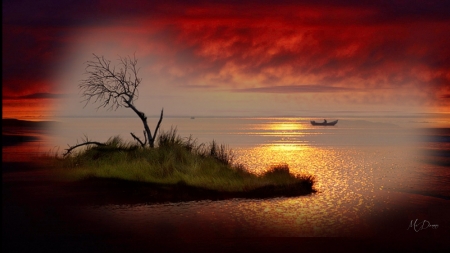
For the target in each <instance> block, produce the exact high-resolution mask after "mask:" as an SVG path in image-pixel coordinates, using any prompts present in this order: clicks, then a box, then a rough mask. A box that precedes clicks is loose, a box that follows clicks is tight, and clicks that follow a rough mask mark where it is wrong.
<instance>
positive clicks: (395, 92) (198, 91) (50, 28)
mask: <svg viewBox="0 0 450 253" xmlns="http://www.w3.org/2000/svg"><path fill="white" fill-rule="evenodd" d="M336 2H337V1H320V0H314V1H283V0H281V1H280V0H277V1H245V0H244V1H214V4H212V3H209V2H207V1H170V0H169V1H144V0H128V1H110V0H93V1H92V0H89V1H86V0H79V1H66V0H58V1H56V0H53V1H50V0H46V1H45V0H44V1H31V0H25V1H11V0H10V1H3V2H2V3H3V6H2V7H3V13H2V14H3V27H2V28H3V41H2V42H3V43H2V44H3V49H2V50H3V51H2V53H3V75H2V94H3V95H2V101H3V118H6V117H8V118H11V117H14V118H24V119H25V118H26V119H39V118H46V117H50V116H62V115H64V116H77V115H129V114H130V115H132V113H133V112H131V111H127V110H124V109H122V110H118V111H116V112H108V111H106V110H99V111H97V110H96V106H95V105H87V106H86V107H84V108H83V106H84V104H82V103H81V102H80V101H81V97H80V94H79V90H78V84H79V83H80V80H82V79H83V78H86V76H85V75H84V68H85V62H86V61H88V60H92V56H93V55H92V54H93V53H95V54H97V55H103V56H105V57H106V58H107V59H109V60H111V61H112V63H113V64H114V63H115V62H116V60H117V59H118V57H119V56H128V55H131V56H133V55H135V56H136V58H137V59H138V66H139V67H140V72H139V73H140V77H141V78H142V79H143V80H142V83H141V87H140V97H139V99H138V100H137V101H136V106H137V107H138V108H139V109H141V110H142V111H144V112H145V113H147V114H148V115H157V114H158V113H159V111H160V110H161V108H163V107H164V110H165V113H166V115H173V116H176V115H180V116H181V115H184V116H207V115H214V116H216V115H220V116H284V115H296V116H301V115H304V114H308V115H311V113H315V112H317V113H320V112H322V113H323V112H327V113H330V114H332V113H333V112H358V111H363V112H373V113H384V112H385V113H399V114H401V113H411V112H450V46H449V45H450V3H449V2H448V1H425V0H424V1H420V0H419V1H395V0H394V1H392V0H389V1H361V0H359V1H345V4H344V3H336Z"/></svg>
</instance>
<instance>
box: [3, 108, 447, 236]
mask: <svg viewBox="0 0 450 253" xmlns="http://www.w3.org/2000/svg"><path fill="white" fill-rule="evenodd" d="M311 120H315V121H319V122H321V121H323V118H314V117H166V118H164V119H163V121H162V124H161V131H169V130H170V129H176V130H177V133H178V134H179V135H180V136H181V137H182V138H192V139H193V140H195V141H196V143H197V144H202V143H204V144H209V143H211V142H212V141H213V140H214V141H215V142H216V143H218V144H223V145H225V146H226V147H227V148H228V149H229V150H230V151H231V152H232V154H233V162H235V163H239V164H243V165H245V167H246V168H247V169H248V170H249V171H251V172H253V173H256V174H261V173H263V172H264V171H265V170H267V169H268V168H270V166H272V165H276V164H287V165H288V166H289V168H290V172H291V173H294V174H298V175H301V174H307V175H312V176H314V178H315V180H316V183H315V189H316V190H317V192H316V193H314V194H310V195H306V196H300V197H279V198H271V199H239V198H236V199H229V200H221V201H211V200H205V201H191V202H182V203H161V204H150V203H141V204H137V205H89V206H82V207H77V208H78V209H77V213H79V214H84V215H83V217H85V218H84V219H85V221H84V222H86V223H89V224H93V226H95V227H105V228H106V227H107V228H108V229H107V230H108V231H116V232H117V231H120V234H123V235H127V237H129V238H141V239H142V240H146V239H148V238H158V237H176V238H185V239H186V240H188V239H189V238H194V239H195V238H222V237H230V238H235V237H341V236H350V237H354V236H356V237H370V236H377V235H380V233H385V232H386V231H389V232H390V233H394V234H398V235H405V234H407V233H410V234H413V233H417V232H415V231H413V230H414V229H413V228H411V227H410V225H411V221H414V220H416V219H419V218H420V219H422V220H426V221H428V222H429V223H430V224H432V225H438V228H436V227H433V228H431V227H430V228H428V231H421V232H422V233H428V234H433V235H434V234H437V235H439V234H441V235H446V234H449V231H450V230H449V226H450V223H449V216H448V213H447V215H445V214H444V212H446V211H448V210H450V209H449V204H450V203H449V201H450V131H449V127H450V124H449V122H450V121H449V117H448V116H446V115H444V116H442V115H440V116H435V115H434V116H433V115H432V116H430V115H427V116H426V117H425V116H421V115H419V116H418V115H413V116H373V115H370V116H364V115H356V116H352V115H350V116H349V115H347V116H346V115H342V116H340V117H336V118H328V119H327V120H328V121H332V120H338V123H337V124H336V125H335V126H313V125H311V123H310V121H311ZM157 121H158V118H156V117H155V118H148V123H149V126H150V128H151V130H152V131H153V130H154V127H155V125H156V123H157ZM142 130H143V127H142V122H140V120H139V119H138V118H137V117H117V118H113V117H84V118H83V117H63V118H57V119H54V120H53V122H52V125H51V127H48V128H46V129H44V130H36V131H30V130H23V131H24V132H21V134H25V135H29V136H33V137H34V139H30V140H29V139H27V140H26V141H23V142H20V143H17V144H15V145H10V146H6V147H5V146H3V147H2V151H3V157H2V159H3V161H4V162H5V161H6V162H8V161H17V160H20V161H27V160H30V159H34V158H32V157H33V155H30V154H35V155H40V154H43V153H44V154H49V155H59V154H62V153H63V152H64V150H65V149H66V148H68V147H69V146H72V145H75V144H78V143H81V142H83V141H85V140H87V139H88V140H92V141H99V142H104V141H107V140H108V139H109V138H111V137H113V136H120V137H121V138H122V139H124V140H126V141H130V142H133V138H132V137H131V135H130V132H133V133H134V134H135V135H137V136H143V132H142ZM391 223H392V224H395V225H392V226H390V225H387V224H391ZM406 236H407V235H406Z"/></svg>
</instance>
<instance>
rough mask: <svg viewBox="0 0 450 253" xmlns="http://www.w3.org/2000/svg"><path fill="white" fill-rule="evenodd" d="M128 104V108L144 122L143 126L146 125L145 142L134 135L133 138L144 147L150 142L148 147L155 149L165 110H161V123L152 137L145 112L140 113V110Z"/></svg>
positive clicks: (159, 122)
mask: <svg viewBox="0 0 450 253" xmlns="http://www.w3.org/2000/svg"><path fill="white" fill-rule="evenodd" d="M126 104H127V106H128V107H130V108H131V109H132V110H133V111H134V112H135V113H136V114H137V115H138V116H139V118H140V119H141V121H142V124H144V138H145V140H144V142H142V141H140V140H139V138H137V137H136V136H135V135H134V134H131V135H132V136H133V138H135V139H137V140H138V141H139V142H140V143H141V145H142V144H143V145H142V146H145V145H146V143H147V141H148V145H149V146H150V147H151V148H154V147H155V138H156V134H157V132H158V129H159V125H160V124H161V121H162V119H163V109H162V110H161V115H160V116H159V121H158V124H157V125H156V128H155V132H154V134H153V135H152V132H151V131H150V127H149V126H148V123H147V117H146V116H145V114H144V113H143V112H141V111H139V110H138V109H136V107H135V106H134V105H133V104H131V103H129V102H126Z"/></svg>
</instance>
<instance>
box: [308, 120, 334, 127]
mask: <svg viewBox="0 0 450 253" xmlns="http://www.w3.org/2000/svg"><path fill="white" fill-rule="evenodd" d="M337 123H338V121H337V120H335V121H331V122H327V121H326V120H325V121H324V122H316V121H314V120H311V125H313V126H334V125H336V124H337Z"/></svg>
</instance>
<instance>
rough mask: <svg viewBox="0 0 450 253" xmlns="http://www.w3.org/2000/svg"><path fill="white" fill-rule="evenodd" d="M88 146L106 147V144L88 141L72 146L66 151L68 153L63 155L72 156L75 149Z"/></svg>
mask: <svg viewBox="0 0 450 253" xmlns="http://www.w3.org/2000/svg"><path fill="white" fill-rule="evenodd" d="M87 145H97V146H106V144H105V143H101V142H97V141H86V142H83V143H80V144H77V145H74V146H70V145H69V148H67V149H65V150H66V152H65V153H64V154H63V156H67V155H68V154H70V153H71V152H72V151H73V150H74V149H76V148H79V147H82V146H87Z"/></svg>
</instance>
